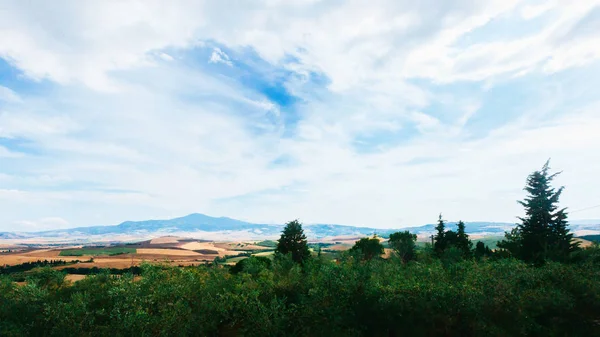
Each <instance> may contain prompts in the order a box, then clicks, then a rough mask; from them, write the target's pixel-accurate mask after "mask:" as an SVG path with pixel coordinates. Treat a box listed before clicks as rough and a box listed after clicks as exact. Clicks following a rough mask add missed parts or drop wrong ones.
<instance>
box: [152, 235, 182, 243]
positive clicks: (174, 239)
mask: <svg viewBox="0 0 600 337" xmlns="http://www.w3.org/2000/svg"><path fill="white" fill-rule="evenodd" d="M180 239H183V238H180V237H177V236H163V237H160V238H156V239H152V240H150V244H151V245H158V244H164V243H179V240H180Z"/></svg>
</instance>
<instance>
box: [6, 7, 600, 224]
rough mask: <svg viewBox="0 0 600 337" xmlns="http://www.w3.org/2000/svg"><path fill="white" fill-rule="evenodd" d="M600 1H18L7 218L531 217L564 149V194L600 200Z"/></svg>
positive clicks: (11, 53) (9, 66)
mask: <svg viewBox="0 0 600 337" xmlns="http://www.w3.org/2000/svg"><path fill="white" fill-rule="evenodd" d="M599 8H600V2H599V1H597V0H596V1H583V0H582V1H577V2H575V3H569V4H566V3H564V2H561V1H552V0H547V1H519V0H502V1H485V2H482V1H474V0H452V1H445V2H444V4H443V5H440V3H439V1H437V0H435V1H434V0H429V1H419V2H415V1H391V0H390V1H384V0H381V1H372V2H369V3H368V4H367V3H365V2H362V1H344V2H340V1H325V0H321V1H319V0H310V1H308V0H307V1H300V0H293V1H272V0H271V1H253V2H244V3H237V4H236V5H235V6H231V5H228V4H225V3H221V2H214V1H211V2H208V1H207V2H204V1H181V2H179V1H173V2H160V1H159V2H147V3H143V4H142V3H140V2H133V1H131V2H129V1H123V2H118V3H116V2H103V1H97V2H85V3H81V2H77V1H60V2H53V3H51V4H50V3H48V2H43V1H38V2H36V1H33V2H22V1H7V2H4V3H3V4H2V10H0V231H33V230H42V229H51V228H66V227H74V226H87V225H99V224H116V223H119V222H121V221H125V220H144V219H152V218H169V217H176V216H181V215H185V214H188V213H193V212H201V213H206V214H209V215H215V216H229V217H232V218H238V219H243V220H248V221H255V222H260V223H281V222H284V221H287V220H290V219H295V218H300V219H301V220H302V221H304V222H307V223H343V224H350V225H364V226H373V227H381V228H383V227H402V226H412V225H420V224H424V223H431V222H432V221H435V219H436V217H437V215H438V214H439V213H440V212H443V213H444V215H445V217H446V218H447V219H449V220H459V219H462V220H465V221H503V222H504V221H507V222H512V221H515V219H516V216H518V215H521V213H522V210H521V209H520V206H519V205H518V204H517V203H516V200H518V199H520V198H522V197H523V196H524V194H523V191H522V188H523V184H524V182H525V178H526V176H527V174H528V173H530V172H531V171H533V170H535V169H537V168H540V167H541V166H542V165H543V163H544V162H545V161H546V159H548V158H550V157H551V158H552V166H553V167H555V168H556V169H557V170H562V171H564V173H563V174H562V175H561V176H560V178H559V179H558V180H557V183H559V184H562V185H565V186H566V190H565V193H564V195H563V200H562V202H563V205H564V206H567V207H570V209H572V210H578V209H583V208H588V207H590V206H595V205H599V204H600V197H599V196H598V195H597V193H596V191H598V190H600V180H598V179H597V172H599V171H600V151H598V149H600V132H598V130H600V96H598V92H597V88H598V87H600V62H598V59H599V58H600V34H597V33H596V32H597V31H598V28H600V15H599V13H600V9H599ZM573 218H577V219H583V218H600V208H590V209H586V210H585V211H581V212H575V213H573Z"/></svg>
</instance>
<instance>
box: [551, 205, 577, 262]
mask: <svg viewBox="0 0 600 337" xmlns="http://www.w3.org/2000/svg"><path fill="white" fill-rule="evenodd" d="M550 226H551V231H552V232H551V237H550V245H549V246H550V252H551V254H552V256H551V258H552V259H553V260H559V261H564V260H565V259H566V258H567V257H568V256H569V254H570V253H572V252H574V251H575V250H577V249H579V242H573V234H572V233H570V231H569V228H568V226H569V223H568V221H567V213H566V209H565V208H563V209H561V210H559V211H557V212H556V214H555V219H554V221H553V222H552V224H551V225H550Z"/></svg>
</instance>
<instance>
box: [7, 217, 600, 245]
mask: <svg viewBox="0 0 600 337" xmlns="http://www.w3.org/2000/svg"><path fill="white" fill-rule="evenodd" d="M597 223H599V224H600V221H598V222H597ZM599 224H594V221H592V220H586V221H584V222H583V224H573V225H571V229H572V230H573V231H574V232H576V234H577V231H581V233H582V234H600V225H599ZM514 226H515V224H512V223H496V222H467V223H465V227H466V231H467V233H469V234H478V235H491V236H501V235H503V234H504V232H506V231H509V230H510V229H511V228H513V227H514ZM447 228H448V229H456V223H455V222H449V223H448V224H447ZM282 229H283V225H268V224H255V223H250V222H245V221H241V220H236V219H232V218H228V217H211V216H208V215H204V214H198V213H194V214H190V215H187V216H184V217H180V218H174V219H168V220H146V221H126V222H123V223H121V224H119V225H114V226H92V227H77V228H70V229H60V230H50V231H43V232H35V233H4V232H3V233H0V239H10V240H16V239H25V238H55V239H61V240H99V239H104V238H108V239H114V240H126V239H127V240H130V239H131V238H149V237H157V236H163V235H179V236H190V237H196V238H210V239H218V240H227V239H233V238H235V239H261V238H276V237H277V236H279V234H280V232H281V230H282ZM304 230H305V233H306V235H307V237H309V238H310V239H318V238H323V237H336V236H366V235H372V234H377V235H380V236H387V235H389V234H390V233H393V232H396V231H399V230H401V231H404V230H408V231H410V232H411V233H415V234H418V235H421V236H423V235H431V234H433V233H434V232H435V225H433V224H427V225H423V226H417V227H406V228H396V229H381V228H370V227H356V226H346V225H337V224H307V225H305V226H304Z"/></svg>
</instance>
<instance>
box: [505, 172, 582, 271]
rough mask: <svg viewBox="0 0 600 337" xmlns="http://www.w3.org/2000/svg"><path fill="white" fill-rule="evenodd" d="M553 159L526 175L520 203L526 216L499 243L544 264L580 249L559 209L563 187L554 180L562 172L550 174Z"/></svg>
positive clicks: (565, 216) (513, 251)
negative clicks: (555, 183) (522, 198)
mask: <svg viewBox="0 0 600 337" xmlns="http://www.w3.org/2000/svg"><path fill="white" fill-rule="evenodd" d="M549 165H550V161H547V162H546V164H544V166H543V167H542V169H541V170H540V171H535V172H533V173H532V174H530V175H529V176H528V177H527V184H526V186H525V188H524V190H525V191H527V192H528V195H527V197H526V198H525V200H523V201H519V203H520V204H521V205H522V206H523V207H525V217H522V218H521V217H520V218H519V219H520V220H521V222H522V223H521V224H520V225H518V226H517V228H516V229H513V230H512V231H511V233H510V234H508V233H506V235H505V237H506V240H503V241H502V242H500V243H499V245H498V246H499V247H500V248H504V249H507V250H509V251H510V252H511V254H512V255H513V256H516V257H519V258H521V259H522V260H525V261H528V262H532V263H535V264H542V263H544V262H545V261H546V260H548V259H552V260H563V259H566V258H567V257H568V255H569V253H570V252H572V251H573V250H575V249H577V245H574V244H572V243H571V241H572V238H573V235H572V234H570V232H569V229H568V222H567V213H566V210H565V209H560V210H557V209H558V200H559V198H560V195H561V194H562V192H563V190H564V187H560V188H558V189H554V188H553V187H552V186H551V182H552V180H554V178H556V176H558V175H559V174H560V172H557V173H554V174H550V172H549V171H550V166H549Z"/></svg>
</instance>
